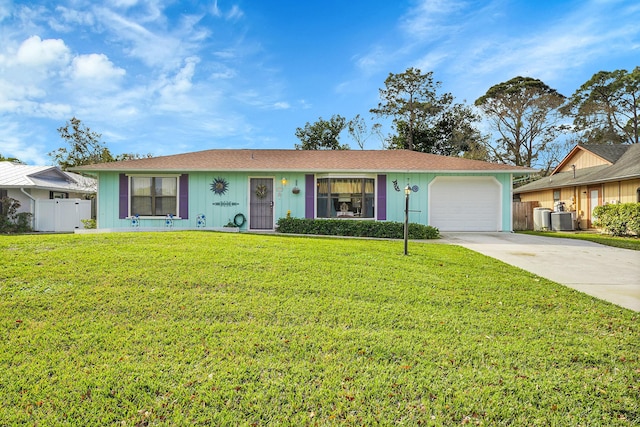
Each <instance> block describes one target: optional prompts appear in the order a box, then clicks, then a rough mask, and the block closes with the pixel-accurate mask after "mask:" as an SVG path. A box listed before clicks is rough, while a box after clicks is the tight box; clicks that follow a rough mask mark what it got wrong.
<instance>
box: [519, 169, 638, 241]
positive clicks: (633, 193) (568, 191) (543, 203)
mask: <svg viewBox="0 0 640 427" xmlns="http://www.w3.org/2000/svg"><path fill="white" fill-rule="evenodd" d="M596 188H597V189H600V198H601V201H600V203H601V204H605V203H635V202H637V190H638V188H640V179H633V180H629V181H614V182H607V183H604V184H594V185H581V186H577V187H564V188H560V189H559V190H560V201H563V202H565V208H566V210H567V211H575V212H576V215H577V219H578V221H579V227H580V229H583V230H584V229H587V228H590V227H591V224H590V220H591V212H590V209H592V207H591V203H590V198H589V191H590V190H591V189H596ZM553 191H554V190H541V191H535V192H531V193H521V194H520V201H521V202H538V203H539V205H540V207H543V208H549V209H553V205H554V201H553ZM572 198H573V199H572Z"/></svg>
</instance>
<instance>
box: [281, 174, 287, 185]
mask: <svg viewBox="0 0 640 427" xmlns="http://www.w3.org/2000/svg"><path fill="white" fill-rule="evenodd" d="M280 182H282V186H283V187H284V186H285V185H287V178H285V177H284V176H283V177H282V179H281V180H280Z"/></svg>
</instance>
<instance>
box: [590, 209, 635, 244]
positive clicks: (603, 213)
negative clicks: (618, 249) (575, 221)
mask: <svg viewBox="0 0 640 427" xmlns="http://www.w3.org/2000/svg"><path fill="white" fill-rule="evenodd" d="M593 214H594V215H595V216H596V218H597V219H596V220H595V221H594V223H593V225H594V226H595V227H597V228H601V229H602V230H604V232H605V233H607V234H611V235H612V236H628V235H632V234H635V235H636V236H640V203H622V204H616V205H603V206H597V207H596V208H595V209H594V210H593Z"/></svg>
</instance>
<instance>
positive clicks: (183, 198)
mask: <svg viewBox="0 0 640 427" xmlns="http://www.w3.org/2000/svg"><path fill="white" fill-rule="evenodd" d="M178 179H179V180H180V183H179V184H178V185H179V186H180V190H179V191H180V212H178V216H179V217H180V218H182V219H189V174H186V173H184V174H182V175H180V178H178Z"/></svg>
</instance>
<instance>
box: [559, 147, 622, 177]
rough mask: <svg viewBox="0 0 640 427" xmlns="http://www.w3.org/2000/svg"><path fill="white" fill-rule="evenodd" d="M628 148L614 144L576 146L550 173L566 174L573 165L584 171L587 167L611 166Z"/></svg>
mask: <svg viewBox="0 0 640 427" xmlns="http://www.w3.org/2000/svg"><path fill="white" fill-rule="evenodd" d="M628 148H629V146H628V145H622V144H615V145H604V144H591V145H583V144H578V145H576V146H575V147H573V149H572V150H571V151H570V152H569V154H567V155H566V156H565V158H564V159H562V161H561V162H560V164H558V166H557V167H556V168H555V169H554V170H553V172H551V175H554V174H556V173H559V172H566V171H568V170H570V168H571V167H572V166H574V165H575V167H576V169H584V168H587V167H593V166H600V165H612V164H614V163H615V162H616V161H618V159H620V157H622V155H623V154H624V153H625V152H626V151H627V149H628Z"/></svg>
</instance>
